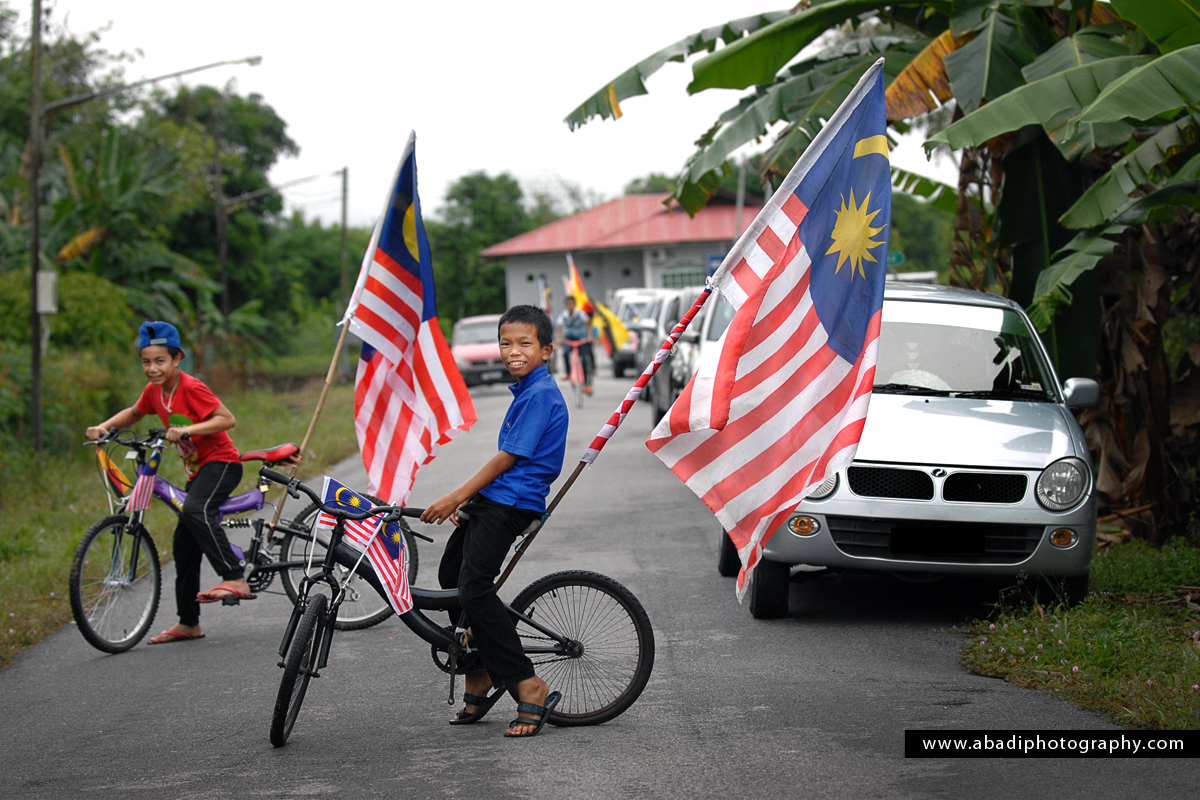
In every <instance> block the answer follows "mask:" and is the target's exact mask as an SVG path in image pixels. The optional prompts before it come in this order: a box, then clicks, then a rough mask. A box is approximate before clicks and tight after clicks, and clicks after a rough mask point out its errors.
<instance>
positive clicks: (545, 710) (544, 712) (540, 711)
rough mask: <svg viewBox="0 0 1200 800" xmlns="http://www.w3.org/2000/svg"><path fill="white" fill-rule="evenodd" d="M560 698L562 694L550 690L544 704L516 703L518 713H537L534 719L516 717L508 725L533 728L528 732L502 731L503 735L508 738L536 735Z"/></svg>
mask: <svg viewBox="0 0 1200 800" xmlns="http://www.w3.org/2000/svg"><path fill="white" fill-rule="evenodd" d="M561 699H562V695H561V694H559V693H558V692H551V693H550V694H548V695H546V705H544V706H539V705H536V704H534V703H517V713H518V714H537V716H538V718H537V719H536V720H533V719H530V718H529V717H517V718H516V719H514V720H513V721H512V722H510V723H508V727H510V728H513V727H516V726H517V725H533V726H534V728H533V730H531V731H530V732H529V733H509V732H508V731H505V732H504V735H505V736H507V737H509V738H510V739H520V738H523V737H525V736H537V735H538V732H539V731H540V730H541V729H542V726H543V725H545V724H546V720H548V719H549V718H550V712H551V711H553V710H554V707H555V706H556V705H558V701H559V700H561Z"/></svg>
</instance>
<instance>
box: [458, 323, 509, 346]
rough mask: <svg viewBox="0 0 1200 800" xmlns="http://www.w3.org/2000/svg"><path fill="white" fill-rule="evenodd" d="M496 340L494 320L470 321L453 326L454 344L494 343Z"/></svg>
mask: <svg viewBox="0 0 1200 800" xmlns="http://www.w3.org/2000/svg"><path fill="white" fill-rule="evenodd" d="M497 340H498V336H497V334H496V323H494V322H472V323H469V324H466V325H458V326H456V327H455V328H454V343H455V344H488V343H489V342H490V343H492V344H495V343H496V341H497Z"/></svg>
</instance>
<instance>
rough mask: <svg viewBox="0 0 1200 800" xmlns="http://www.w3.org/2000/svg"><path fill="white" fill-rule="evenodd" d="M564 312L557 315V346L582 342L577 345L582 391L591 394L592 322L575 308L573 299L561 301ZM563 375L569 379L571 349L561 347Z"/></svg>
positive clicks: (568, 298) (570, 297)
mask: <svg viewBox="0 0 1200 800" xmlns="http://www.w3.org/2000/svg"><path fill="white" fill-rule="evenodd" d="M563 302H564V304H565V305H566V310H564V311H563V312H562V313H561V314H559V315H558V344H559V345H560V346H563V345H564V344H565V343H566V342H583V344H580V345H578V347H579V358H580V360H581V361H582V362H583V386H584V391H585V392H587V393H588V394H591V393H592V338H591V332H592V321H591V319H590V318H589V317H588V315H587V313H586V312H584V311H583V310H582V309H577V308H576V307H575V298H574V297H572V296H571V295H567V299H566V300H565V301H563ZM563 375H564V376H565V377H566V378H568V379H569V378H570V377H571V348H570V347H567V346H564V347H563Z"/></svg>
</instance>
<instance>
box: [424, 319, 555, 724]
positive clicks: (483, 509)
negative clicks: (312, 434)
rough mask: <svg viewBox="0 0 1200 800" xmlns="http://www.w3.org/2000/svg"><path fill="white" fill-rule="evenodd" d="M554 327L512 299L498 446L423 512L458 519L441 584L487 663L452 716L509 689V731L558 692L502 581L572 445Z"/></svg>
mask: <svg viewBox="0 0 1200 800" xmlns="http://www.w3.org/2000/svg"><path fill="white" fill-rule="evenodd" d="M553 334H554V331H553V328H552V326H551V323H550V318H549V317H547V316H546V313H545V312H544V311H542V310H541V309H540V308H537V307H536V306H513V307H512V308H510V309H509V310H508V311H507V312H505V314H504V316H503V317H501V318H500V325H499V338H500V354H501V357H502V358H503V359H504V365H505V366H506V367H508V371H509V372H510V373H511V374H512V375H513V377H515V378H517V382H516V383H515V384H513V385H512V386H510V387H509V390H510V391H511V392H512V393H513V402H512V405H510V406H509V408H508V413H507V414H506V415H505V417H504V424H503V425H502V427H501V428H500V439H499V452H498V453H497V454H496V455H495V456H493V457H492V458H491V460H489V461H488V462H487V463H486V464H484V466H483V468H482V469H480V470H479V472H477V473H476V474H475V475H474V476H473V477H472V478H471V479H470V480H468V481H467V482H466V483H464V484H463V485H462V486H460V487H459V488H457V489H455V490H454V491H453V492H450V493H449V494H447V495H445V496H444V497H442V498H439V499H438V500H436V501H435V502H434V503H433V504H431V505H430V506H428V507H427V508H426V509H425V513H424V514H422V515H421V520H422V521H423V522H436V523H438V524H439V525H440V524H441V523H442V522H443V521H444V520H447V519H449V520H450V521H451V522H452V523H454V525H456V526H458V527H457V530H455V531H454V533H453V534H451V536H450V540H449V541H448V542H447V543H446V552H445V555H443V557H442V563H441V567H440V568H439V570H438V580H439V582H440V583H441V585H442V587H443V588H446V589H449V588H454V587H457V588H458V592H459V598H460V601H461V603H462V607H463V610H464V611H465V612H466V616H467V620H468V622H469V624H470V626H471V635H472V638H473V641H474V643H475V646H476V648H477V650H478V651H479V656H480V658H481V660H482V661H483V665H484V668H485V670H486V671H481V672H473V673H469V674H468V675H467V676H466V694H465V695H464V697H463V700H464V702H465V704H466V705H465V706H464V708H463V709H462V711H460V712H459V713H458V715H457V716H456V717H455V718H454V719H452V720H451V724H465V723H471V722H477V721H478V720H480V719H482V718H483V715H484V714H486V713H487V712H488V710H490V709H491V707H492V706H493V705H494V704H495V702H496V700H497V699H499V697H500V695H502V694H504V692H505V690H507V691H509V692H510V693H512V694H514V696H516V698H517V700H518V703H519V704H518V706H517V710H518V716H517V718H516V719H515V720H513V721H512V722H511V723H509V727H508V729H507V730H506V731H505V732H504V735H505V736H533V735H535V734H537V733H538V732H539V731H540V730H541V729H542V726H543V725H544V724H545V722H546V719H547V718H548V717H549V716H550V712H551V711H552V710H553V709H554V706H555V705H556V704H557V703H558V700H559V698H560V695H559V693H558V692H551V691H550V687H549V686H548V685H547V684H546V682H545V681H544V680H542V679H541V678H539V677H538V676H537V674H536V672H535V670H534V667H533V662H532V661H530V660H529V657H528V656H526V655H525V652H524V649H523V647H522V645H521V640H520V638H519V637H518V635H517V630H516V626H515V624H514V623H513V620H512V618H511V617H510V616H509V615H508V613H507V612H506V611H505V609H504V604H503V603H502V602H501V601H500V598H499V597H498V596H497V594H496V585H495V579H496V576H497V575H498V574H500V568H501V566H502V564H503V561H504V557H505V554H506V553H507V552H508V549H509V548H510V547H512V544H513V542H514V541H516V538H517V536H519V535H520V534H521V533H522V532H523V531H524V530H525V529H526V528H527V527H528V526H529V524H530V523H531V522H533V521H534V520H537V519H539V518H540V517H541V515H542V514H543V513H544V512H545V510H546V495H547V494H549V492H550V484H551V483H553V482H554V480H555V479H556V478H557V477H558V475H559V473H560V472H561V471H562V465H563V457H564V455H565V454H566V444H567V421H568V420H567V405H566V402H565V401H564V400H563V397H562V393H561V392H560V391H559V390H558V386H557V384H555V382H554V378H553V377H551V375H550V373H549V372H548V371H547V369H546V363H547V362H548V361H549V360H550V357H551V355H552V354H553V352H554V344H553ZM489 691H490V694H489Z"/></svg>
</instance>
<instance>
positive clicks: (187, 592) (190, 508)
mask: <svg viewBox="0 0 1200 800" xmlns="http://www.w3.org/2000/svg"><path fill="white" fill-rule="evenodd" d="M241 480H242V465H241V464H240V463H238V462H236V461H210V462H208V463H207V464H205V465H204V466H202V467H201V468H200V471H199V472H197V473H196V477H195V478H192V479H191V480H190V481H188V483H187V486H186V487H185V488H186V490H187V499H186V500H184V501H183V512H182V513H181V514H180V515H179V524H177V525H176V526H175V609H176V611H178V613H179V624H181V625H199V624H200V603H198V602H197V601H196V595H198V594H199V593H200V562H201V557H202V556H207V557H208V563H210V564H212V567H213V569H214V570H216V571H217V574H218V575H220V576H221V579H222V580H227V581H235V580H237V579H238V578H240V577H242V575H243V571H242V565H241V564H240V563H238V559H237V556H235V555H234V553H233V548H232V547H230V546H229V537H227V536H226V535H225V529H224V528H222V527H221V517H220V515H219V514H218V513H217V509H219V508H220V507H221V504H222V503H224V502H225V501H226V500H228V499H229V495H230V494H231V493H232V492H233V490H234V489H236V488H237V485H238V483H240V482H241Z"/></svg>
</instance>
